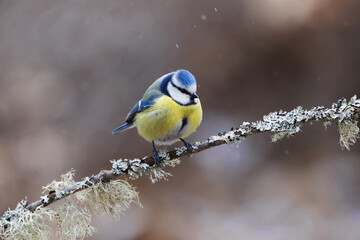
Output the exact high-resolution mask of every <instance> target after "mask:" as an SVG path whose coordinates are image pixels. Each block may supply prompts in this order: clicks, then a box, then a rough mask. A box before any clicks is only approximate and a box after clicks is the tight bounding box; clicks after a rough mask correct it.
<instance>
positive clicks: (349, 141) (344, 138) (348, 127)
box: [338, 121, 360, 150]
mask: <svg viewBox="0 0 360 240" xmlns="http://www.w3.org/2000/svg"><path fill="white" fill-rule="evenodd" d="M338 126H339V133H340V146H341V148H343V149H344V148H346V149H347V150H350V146H351V145H353V144H355V143H356V140H357V139H358V138H360V137H359V127H358V126H357V121H354V122H347V123H346V122H341V123H339V124H338Z"/></svg>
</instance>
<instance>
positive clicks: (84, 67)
mask: <svg viewBox="0 0 360 240" xmlns="http://www.w3.org/2000/svg"><path fill="white" fill-rule="evenodd" d="M359 43H360V2H359V1H357V0H341V1H339V0H302V1H299V0H225V1H224V0H199V1H191V0H184V1H179V0H155V1H147V0H76V1H68V0H64V1H49V0H33V1H26V0H19V1H12V0H1V1H0V210H1V212H3V211H5V210H6V209H7V208H8V207H10V208H14V207H15V206H16V204H17V202H19V201H20V200H21V199H23V198H24V197H25V196H27V197H28V198H29V200H30V201H35V200H37V199H38V198H39V196H40V195H41V186H43V185H46V184H47V183H49V182H51V181H52V180H53V179H59V176H60V175H61V174H63V173H65V172H67V171H68V170H70V169H71V168H74V169H76V174H77V175H76V179H77V180H80V179H81V178H82V177H85V176H88V175H91V174H95V173H98V172H99V171H100V170H101V169H109V167H110V164H109V160H110V159H114V158H120V157H126V158H132V157H141V156H144V155H149V154H151V152H152V148H151V144H149V143H147V142H146V141H145V140H143V139H142V138H140V137H139V136H138V135H137V133H136V130H131V131H127V132H124V133H122V134H121V135H117V136H112V135H111V130H112V129H113V128H114V127H116V126H118V125H119V124H121V123H122V122H123V120H124V118H125V116H126V114H127V112H128V111H129V110H130V109H131V107H132V106H133V104H134V103H136V102H137V101H138V100H139V99H140V98H141V96H142V94H143V92H144V91H145V89H146V88H147V87H148V86H149V85H150V84H151V83H152V82H153V81H154V80H155V79H156V78H158V77H160V76H161V75H163V74H165V73H167V72H170V71H173V70H176V69H179V68H185V69H188V70H190V71H191V72H192V73H193V74H194V75H195V76H196V78H197V81H198V85H199V86H198V94H199V95H200V97H201V100H202V104H203V109H204V120H203V123H202V125H201V126H200V127H199V129H198V131H197V132H196V133H195V134H193V135H192V136H191V137H190V138H189V141H197V140H203V139H206V138H207V137H209V136H211V135H216V134H217V133H218V132H223V131H226V130H229V129H230V128H231V127H236V126H239V125H240V124H241V123H242V122H243V121H255V120H258V119H261V117H262V116H263V115H264V114H267V113H268V112H271V111H275V110H279V109H283V110H291V109H292V108H294V107H296V106H298V105H301V106H303V107H305V108H310V107H312V106H317V105H325V106H330V105H331V103H332V102H334V101H336V100H337V99H339V98H341V97H346V98H350V97H351V96H353V95H354V94H360V92H359V89H360V81H359V76H360V66H359V64H360V44H359ZM338 142H339V137H338V133H337V129H336V126H331V127H329V128H328V129H327V130H325V129H324V127H323V126H322V124H321V123H318V124H314V125H311V126H310V125H309V126H305V127H304V128H303V132H301V133H299V134H297V135H296V136H295V137H292V138H290V139H285V140H283V141H281V142H278V143H271V142H270V137H269V135H256V136H253V137H251V138H248V139H246V141H244V142H243V143H241V144H240V145H239V146H238V147H236V146H232V147H230V146H220V147H217V148H213V149H210V150H207V151H205V152H202V153H199V154H196V155H194V156H193V157H191V158H190V159H188V158H184V159H182V164H181V165H180V166H178V167H176V168H174V169H168V171H170V172H171V173H172V174H173V177H171V178H170V179H169V181H167V182H160V183H157V184H151V183H150V181H149V180H148V179H147V178H146V177H143V178H141V179H139V180H136V181H133V182H132V184H133V185H134V186H136V187H137V189H138V191H139V192H140V200H141V203H142V205H143V207H144V208H139V207H138V206H136V205H135V204H134V205H132V207H131V208H130V209H129V210H128V211H127V212H126V215H125V216H124V217H122V218H121V219H120V221H114V220H113V219H112V218H111V216H107V215H103V216H97V217H94V219H93V224H94V225H95V226H96V227H98V228H99V232H98V233H97V234H95V235H94V236H93V237H90V238H88V239H110V240H112V239H124V240H142V239H147V240H151V239H167V240H182V239H200V240H201V239H204V240H213V239H214V240H215V239H261V240H263V239H274V240H275V239H276V240H279V239H299V240H300V239H301V240H304V239H314V240H319V239H327V240H331V239H334V240H335V239H351V240H354V239H360V189H359V186H360V174H359V173H360V159H359V156H360V155H359V153H360V151H359V144H357V145H355V146H353V147H352V149H351V151H343V150H341V148H340V146H339V144H338ZM170 148H171V147H170ZM57 238H58V237H57V236H54V239H57Z"/></svg>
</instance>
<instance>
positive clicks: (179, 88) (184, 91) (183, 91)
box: [170, 81, 191, 95]
mask: <svg viewBox="0 0 360 240" xmlns="http://www.w3.org/2000/svg"><path fill="white" fill-rule="evenodd" d="M170 82H171V85H173V86H174V87H175V88H177V89H178V90H179V91H180V92H182V93H184V94H187V95H191V94H190V93H189V92H188V91H186V90H185V89H184V88H181V87H178V86H176V85H175V84H174V83H173V81H170Z"/></svg>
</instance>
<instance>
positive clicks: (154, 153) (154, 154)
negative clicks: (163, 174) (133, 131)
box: [152, 141, 162, 166]
mask: <svg viewBox="0 0 360 240" xmlns="http://www.w3.org/2000/svg"><path fill="white" fill-rule="evenodd" d="M152 145H153V158H154V161H155V164H156V166H160V163H161V161H162V160H161V159H160V157H159V152H158V150H156V148H155V143H154V141H152Z"/></svg>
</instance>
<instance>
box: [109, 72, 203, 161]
mask: <svg viewBox="0 0 360 240" xmlns="http://www.w3.org/2000/svg"><path fill="white" fill-rule="evenodd" d="M201 121H202V108H201V103H200V100H199V97H198V95H196V80H195V77H194V76H193V75H192V74H191V73H190V72H189V71H187V70H182V69H181V70H178V71H175V72H171V73H168V74H166V75H164V76H162V77H160V78H159V79H157V80H156V81H155V82H154V83H153V84H152V85H151V86H150V87H149V88H148V89H147V90H146V92H145V94H144V96H143V98H142V99H141V100H140V101H139V102H138V103H136V104H135V106H134V107H133V109H131V111H130V112H129V113H128V115H127V117H126V119H125V123H124V124H123V125H121V126H119V127H117V128H115V129H114V130H113V131H112V134H117V133H119V132H122V131H124V130H126V129H130V128H133V127H136V128H137V130H138V133H139V135H140V136H142V137H143V138H144V139H146V140H147V141H149V142H152V145H153V156H154V160H155V162H156V163H157V164H159V163H160V159H159V154H158V151H157V150H156V148H155V144H157V145H169V144H172V143H174V142H176V141H178V140H181V141H182V142H183V143H184V145H185V146H186V148H187V150H188V151H191V149H192V145H191V144H190V143H188V142H186V141H185V140H184V139H183V138H185V137H187V136H189V135H190V134H191V133H192V132H194V131H195V129H196V128H197V127H198V126H199V125H200V123H201Z"/></svg>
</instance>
